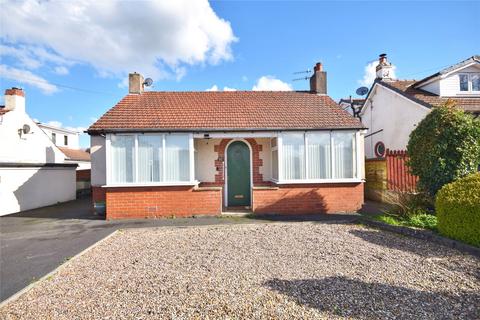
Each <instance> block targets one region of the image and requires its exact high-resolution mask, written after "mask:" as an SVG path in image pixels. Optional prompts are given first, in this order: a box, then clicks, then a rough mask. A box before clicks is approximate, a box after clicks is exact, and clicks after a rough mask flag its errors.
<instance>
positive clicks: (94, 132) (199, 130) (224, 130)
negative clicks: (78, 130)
mask: <svg viewBox="0 0 480 320" xmlns="http://www.w3.org/2000/svg"><path fill="white" fill-rule="evenodd" d="M363 129H366V128H365V127H364V126H359V127H342V128H338V127H327V128H222V129H216V128H124V129H101V130H87V131H85V133H88V134H89V135H101V134H105V133H129V132H193V133H209V132H222V133H227V132H261V131H269V132H271V131H274V132H275V131H331V130H363Z"/></svg>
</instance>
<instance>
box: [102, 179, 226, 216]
mask: <svg viewBox="0 0 480 320" xmlns="http://www.w3.org/2000/svg"><path fill="white" fill-rule="evenodd" d="M106 189H107V193H106V197H107V203H106V204H107V219H108V220H109V219H135V218H156V217H173V216H175V217H191V216H194V215H219V214H221V212H222V191H221V189H218V190H216V189H211V188H206V189H203V190H202V189H195V188H194V187H191V186H178V187H171V186H170V187H125V188H106Z"/></svg>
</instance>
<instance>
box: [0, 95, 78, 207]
mask: <svg viewBox="0 0 480 320" xmlns="http://www.w3.org/2000/svg"><path fill="white" fill-rule="evenodd" d="M0 137H1V139H0V216H1V215H6V214H10V213H15V212H19V211H23V210H28V209H34V208H38V207H43V206H47V205H52V204H55V203H58V202H64V201H69V200H73V199H75V169H76V167H77V164H76V163H67V162H66V161H65V155H64V153H63V152H62V151H61V150H60V149H59V148H58V147H57V146H55V144H54V143H53V142H52V141H51V140H50V139H49V137H47V136H46V135H45V133H44V132H43V131H42V130H41V129H40V127H39V126H38V125H37V124H36V123H35V122H34V121H33V120H32V119H31V118H30V117H29V116H28V114H27V113H26V111H25V92H24V91H23V90H22V89H18V88H12V89H7V90H6V91H5V106H2V107H1V108H0Z"/></svg>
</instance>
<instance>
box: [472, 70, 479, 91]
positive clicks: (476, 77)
mask: <svg viewBox="0 0 480 320" xmlns="http://www.w3.org/2000/svg"><path fill="white" fill-rule="evenodd" d="M471 79H472V91H480V74H472V76H471Z"/></svg>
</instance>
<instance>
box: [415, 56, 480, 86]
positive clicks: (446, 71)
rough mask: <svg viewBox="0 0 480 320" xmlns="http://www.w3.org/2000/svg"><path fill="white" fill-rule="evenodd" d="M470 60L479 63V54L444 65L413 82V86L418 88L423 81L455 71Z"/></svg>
mask: <svg viewBox="0 0 480 320" xmlns="http://www.w3.org/2000/svg"><path fill="white" fill-rule="evenodd" d="M472 62H479V63H480V56H479V55H473V56H471V57H470V58H468V59H465V60H463V61H460V62H458V63H456V64H454V65H451V66H449V67H446V68H444V69H442V70H440V71H438V72H437V73H435V74H432V75H430V76H428V77H426V78H423V79H421V80H419V81H417V82H416V83H415V84H414V87H415V88H418V86H419V85H421V84H424V83H425V82H428V81H430V80H432V79H434V78H436V77H439V76H442V75H444V74H447V73H450V72H452V71H455V70H457V69H459V68H462V67H464V66H466V65H468V64H470V63H472Z"/></svg>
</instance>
